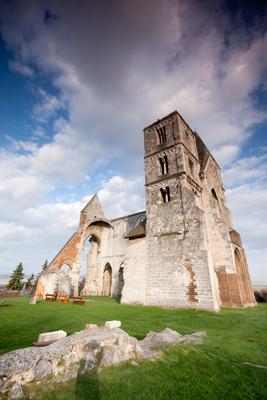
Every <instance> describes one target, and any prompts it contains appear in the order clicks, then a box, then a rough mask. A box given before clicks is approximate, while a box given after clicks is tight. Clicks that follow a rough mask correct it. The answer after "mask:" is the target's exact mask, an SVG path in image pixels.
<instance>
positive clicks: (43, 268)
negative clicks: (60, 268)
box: [41, 260, 48, 273]
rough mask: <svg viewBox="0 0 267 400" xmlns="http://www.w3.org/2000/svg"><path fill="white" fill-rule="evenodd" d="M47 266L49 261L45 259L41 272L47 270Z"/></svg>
mask: <svg viewBox="0 0 267 400" xmlns="http://www.w3.org/2000/svg"><path fill="white" fill-rule="evenodd" d="M47 267H48V261H47V260H45V262H44V264H43V265H42V271H41V273H43V272H45V270H46V269H47Z"/></svg>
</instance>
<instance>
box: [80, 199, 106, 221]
mask: <svg viewBox="0 0 267 400" xmlns="http://www.w3.org/2000/svg"><path fill="white" fill-rule="evenodd" d="M82 215H83V222H85V220H86V221H93V220H95V219H102V218H105V214H104V212H103V209H102V206H101V203H100V200H99V197H98V195H97V194H95V195H94V196H93V197H92V198H91V199H90V200H89V201H88V203H87V204H86V205H85V206H84V207H83V209H82V211H81V216H82Z"/></svg>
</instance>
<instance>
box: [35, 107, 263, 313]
mask: <svg viewBox="0 0 267 400" xmlns="http://www.w3.org/2000/svg"><path fill="white" fill-rule="evenodd" d="M144 161H145V193H146V210H145V211H142V212H137V213H135V214H131V215H127V216H123V217H120V218H116V219H112V220H109V219H107V218H106V217H105V215H104V213H103V210H102V207H101V204H100V201H99V199H98V196H97V195H95V196H94V197H93V198H92V199H91V200H90V201H89V203H88V204H87V205H86V206H85V207H84V208H83V209H82V210H81V214H80V222H79V226H78V229H77V231H76V232H75V233H74V234H73V235H72V236H71V238H70V239H69V240H68V242H67V243H66V244H65V245H64V246H63V248H62V249H61V250H60V251H59V253H58V254H57V255H56V256H55V258H54V259H53V260H52V262H51V263H50V264H49V266H48V268H47V270H46V271H45V272H44V273H43V274H42V275H41V277H40V279H39V281H38V285H37V290H36V295H37V297H39V298H43V297H44V296H45V294H48V293H53V292H55V291H59V292H61V293H65V294H67V295H69V294H71V293H72V294H73V295H78V290H79V289H78V287H79V280H80V270H81V258H82V253H83V248H84V245H85V243H86V241H89V242H90V244H91V245H90V250H89V252H88V255H87V270H86V276H85V284H84V287H83V289H82V295H92V296H118V297H120V298H121V303H127V304H142V305H151V306H164V307H175V308H182V307H183V308H195V309H205V310H212V311H216V310H219V309H220V307H221V306H225V307H245V306H253V305H255V298H254V295H253V291H252V287H251V281H250V276H249V271H248V265H247V260H246V256H245V252H244V249H243V246H242V242H241V238H240V234H239V233H238V232H237V231H236V230H235V229H234V228H233V225H232V221H231V216H230V212H229V209H228V208H227V204H226V199H225V194H224V188H223V184H222V179H221V173H220V168H219V166H218V164H217V162H216V161H215V159H214V158H213V156H212V154H211V153H210V152H209V150H208V149H207V147H206V146H205V144H204V143H203V141H202V140H201V138H200V137H199V135H198V134H197V133H196V132H193V131H192V129H191V128H190V127H189V125H188V124H187V123H186V122H185V120H184V119H183V118H182V116H181V115H180V114H179V113H178V112H177V111H175V112H173V113H171V114H169V115H167V116H166V117H164V118H162V119H161V120H157V121H156V122H154V123H153V124H152V125H149V126H148V127H146V128H145V129H144ZM66 266H67V269H66V270H65V267H66ZM63 267H64V268H63Z"/></svg>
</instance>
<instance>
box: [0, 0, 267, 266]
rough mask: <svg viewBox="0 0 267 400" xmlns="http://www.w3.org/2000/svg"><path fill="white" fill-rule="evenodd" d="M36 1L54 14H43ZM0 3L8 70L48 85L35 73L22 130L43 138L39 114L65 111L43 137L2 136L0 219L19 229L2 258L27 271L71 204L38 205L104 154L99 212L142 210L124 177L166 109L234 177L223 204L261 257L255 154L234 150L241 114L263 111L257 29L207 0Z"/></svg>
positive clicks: (70, 214) (134, 184) (244, 129)
mask: <svg viewBox="0 0 267 400" xmlns="http://www.w3.org/2000/svg"><path fill="white" fill-rule="evenodd" d="M46 9H51V10H52V12H53V13H54V14H55V15H58V16H59V18H57V19H56V20H54V21H50V22H49V23H48V24H46V23H45V22H44V11H45V10H46ZM3 10H4V11H3V16H4V18H3V24H2V34H3V37H4V40H5V41H6V42H7V45H8V46H9V49H10V50H12V51H13V52H14V53H15V54H14V56H15V60H16V63H17V64H16V65H15V64H13V65H12V64H11V68H13V70H14V69H16V68H17V69H19V68H21V67H25V68H26V69H25V68H24V69H21V71H20V73H23V72H22V71H24V74H25V75H27V73H28V76H30V71H28V70H27V68H29V67H27V66H28V65H32V66H33V67H34V68H35V70H36V71H38V72H39V73H40V74H41V75H42V77H45V78H46V79H50V83H53V84H54V86H55V89H56V93H59V94H58V95H54V94H51V93H50V91H49V90H46V89H40V82H38V88H39V95H40V102H39V103H38V104H36V105H35V107H34V109H33V117H35V118H36V120H37V122H38V121H39V125H40V126H41V127H43V126H44V128H40V127H39V128H38V129H37V130H36V131H35V132H34V133H33V136H35V137H39V138H42V137H44V135H45V130H44V129H45V122H46V121H48V120H49V118H51V117H55V116H56V115H57V113H58V111H59V110H61V109H62V108H65V109H66V110H67V112H68V120H67V121H66V120H64V119H62V118H58V119H57V121H56V122H55V124H54V131H53V132H50V134H51V133H53V137H52V138H51V140H50V141H46V142H45V144H42V145H39V146H38V145H36V143H40V142H41V141H37V140H36V141H35V142H34V141H33V139H32V140H29V139H25V140H24V141H21V140H20V141H18V140H17V141H14V140H13V142H12V143H11V145H12V146H11V148H9V149H8V150H3V151H1V152H0V179H1V186H0V192H1V198H0V206H1V210H2V215H1V223H3V224H7V225H5V226H7V227H9V228H10V229H12V226H13V225H12V224H13V223H15V222H14V221H15V220H17V223H18V226H22V227H23V229H26V231H25V232H24V231H21V232H20V233H21V235H20V239H21V240H20V242H19V244H18V245H17V246H15V249H14V243H13V244H11V242H8V245H6V247H5V248H3V247H2V250H3V252H2V262H3V263H6V260H9V262H8V266H9V267H10V268H11V265H10V262H11V261H10V260H11V259H10V255H9V254H13V256H12V257H13V258H12V262H13V259H14V260H15V258H16V257H17V258H18V255H19V254H20V253H19V252H21V254H24V259H25V262H27V263H29V265H30V268H34V269H35V270H36V268H37V269H38V267H37V265H38V266H39V265H40V263H42V262H43V259H44V258H46V257H47V258H50V257H51V256H52V255H53V254H54V251H55V248H56V249H57V248H58V247H60V244H63V243H64V240H65V239H67V236H68V235H69V234H70V231H71V229H72V227H73V226H74V225H75V220H76V215H78V209H79V207H80V202H74V203H68V204H64V203H59V202H57V203H54V204H50V203H49V202H48V200H47V196H48V195H49V194H51V192H52V191H53V190H56V189H57V188H58V187H62V186H64V185H71V184H74V183H76V184H79V183H81V184H82V183H83V182H84V181H85V180H86V179H87V180H90V182H92V178H93V177H94V175H95V174H96V173H100V172H101V171H102V173H105V171H104V167H106V165H107V164H109V163H110V164H112V165H115V166H114V171H115V173H114V175H115V176H113V178H111V179H110V180H109V181H106V182H105V183H104V184H103V187H102V188H101V190H100V197H101V199H102V201H103V203H104V207H105V209H107V214H109V212H111V214H110V215H111V216H117V215H120V214H124V213H126V214H127V213H129V212H134V211H137V210H138V209H142V208H143V200H142V199H143V195H142V193H143V192H142V190H143V189H141V186H142V179H139V178H136V176H142V174H143V160H142V158H143V138H142V128H143V127H144V126H146V125H148V124H149V123H151V122H152V121H153V120H155V119H157V118H160V117H162V116H164V115H165V114H167V113H169V112H171V111H173V110H174V109H178V111H179V112H181V114H182V115H183V116H184V118H185V119H186V120H187V121H188V122H189V124H190V125H191V126H192V128H193V129H196V130H197V131H198V133H199V134H200V135H201V137H202V138H203V139H204V140H205V141H206V143H207V145H208V146H209V148H210V149H211V150H212V151H213V152H214V155H215V157H216V158H217V159H218V161H219V162H221V163H223V164H225V165H227V168H226V169H225V171H224V181H225V183H226V184H227V185H234V186H236V185H238V184H239V185H240V183H244V185H242V186H238V187H236V188H232V189H231V190H230V191H228V195H229V199H230V208H232V210H233V215H234V217H235V220H236V222H237V227H238V229H240V231H241V233H242V234H243V230H244V235H243V237H244V238H245V243H246V245H247V247H248V249H249V252H250V254H256V253H255V252H256V251H258V252H259V254H261V257H262V260H263V257H264V254H265V253H264V250H263V249H264V248H265V247H266V245H265V244H264V243H263V240H261V238H263V237H264V238H266V237H265V234H264V229H265V228H266V227H265V225H264V224H263V223H262V221H263V218H265V211H264V210H265V208H266V206H265V204H266V203H264V201H265V200H266V198H265V194H264V193H265V192H264V190H265V189H264V188H263V187H262V186H257V184H256V183H255V184H253V183H247V180H248V179H250V181H252V179H254V180H255V182H256V180H258V179H260V180H261V182H262V180H263V178H264V174H265V171H266V162H265V159H264V158H263V156H262V157H261V158H260V159H257V158H255V157H250V158H247V159H244V160H237V158H238V155H239V152H240V149H241V147H242V145H243V143H244V142H245V140H247V138H248V137H249V136H250V135H251V129H252V127H253V124H255V123H257V122H261V121H263V120H264V119H265V118H266V116H265V115H264V114H263V112H261V111H259V110H258V109H257V107H256V105H255V102H254V100H253V98H252V97H251V93H252V92H253V91H254V90H255V89H257V87H258V86H259V84H261V83H262V82H264V73H265V71H266V67H267V58H266V54H267V51H266V45H267V33H262V32H258V31H257V32H254V33H253V34H254V36H253V37H251V40H250V41H248V40H247V36H246V34H244V32H243V31H242V29H241V28H240V26H238V27H235V26H233V24H232V21H231V20H230V19H228V18H227V17H225V16H224V15H222V13H221V12H220V9H219V8H218V7H214V5H213V3H212V2H211V3H210V5H208V4H206V7H202V5H201V4H200V3H199V2H195V3H194V2H190V1H188V2H187V1H186V2H185V1H177V2H168V1H167V2H165V1H163V2H160V1H159V2H153V1H151V2H150V1H147V2H145V3H144V2H143V1H135V2H133V3H131V4H130V3H127V7H125V2H123V1H122V2H120V1H117V2H114V3H113V5H112V7H110V8H109V6H108V7H107V5H106V3H104V7H103V3H102V2H101V1H99V2H97V3H94V4H93V5H92V4H90V5H89V3H87V2H81V4H80V5H79V7H77V5H76V4H75V2H65V3H64V5H63V3H62V2H61V1H53V2H51V1H49V0H47V1H45V2H40V1H32V2H30V6H27V7H25V5H22V3H21V2H19V1H15V2H13V3H12V6H11V7H10V5H9V3H5V5H4V7H3ZM98 20H101V22H102V23H101V24H96V23H95V21H98ZM118 21H119V23H118ZM148 21H149V23H148ZM70 26H71V35H70V34H69V32H70ZM29 27H30V29H29ZM229 32H230V33H231V34H230V35H228V36H229V44H228V45H227V46H226V45H225V33H229ZM38 88H37V89H38ZM49 93H50V94H49ZM22 153H23V154H22ZM236 160H237V161H236ZM233 161H235V163H234V164H233V165H231V163H232V162H233ZM125 176H128V177H129V178H128V179H127V180H126V179H125ZM252 190H253V196H251V193H252ZM249 194H250V196H249ZM261 198H264V201H263V200H261ZM240 199H241V201H242V208H241V207H240V204H241V202H240ZM256 208H257V209H258V212H259V215H260V218H259V217H258V216H256V215H255V210H256ZM3 210H5V211H4V212H3ZM252 210H253V213H252ZM250 214H252V216H250ZM245 222H247V224H245ZM9 224H11V225H9ZM255 224H256V225H255ZM254 226H258V227H259V231H258V232H259V235H258V237H257V240H256V238H255V233H253V229H254ZM51 227H52V228H51ZM6 229H7V228H6ZM16 229H17V228H16ZM28 229H29V230H28ZM3 232H7V230H3ZM14 232H15V227H14ZM23 232H24V233H25V234H24V233H23ZM26 232H27V235H28V236H27V235H26ZM45 232H49V234H46V233H45ZM52 232H55V236H53V233H52ZM7 236H8V234H7ZM22 237H24V239H23V240H22ZM29 238H31V239H32V240H34V243H35V246H33V247H34V248H35V249H36V250H35V251H34V254H30V249H31V248H32V247H31V243H30V241H29V242H28V240H29ZM3 243H5V241H4V242H3ZM257 243H260V246H261V247H260V248H259V246H258V245H257ZM5 249H6V250H5ZM27 252H28V253H27ZM257 254H258V253H257ZM15 255H16V257H15ZM31 260H33V261H32V264H30V262H31ZM17 261H18V260H17V259H16V261H15V262H16V263H17ZM34 263H36V264H35V265H34ZM6 265H7V264H6ZM29 272H31V271H29Z"/></svg>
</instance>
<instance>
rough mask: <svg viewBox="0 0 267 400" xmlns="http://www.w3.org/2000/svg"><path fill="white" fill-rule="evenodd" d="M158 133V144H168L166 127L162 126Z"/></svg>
mask: <svg viewBox="0 0 267 400" xmlns="http://www.w3.org/2000/svg"><path fill="white" fill-rule="evenodd" d="M157 133H158V144H163V143H165V142H166V127H165V126H162V127H161V128H158V129H157Z"/></svg>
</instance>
